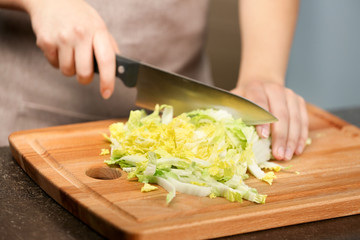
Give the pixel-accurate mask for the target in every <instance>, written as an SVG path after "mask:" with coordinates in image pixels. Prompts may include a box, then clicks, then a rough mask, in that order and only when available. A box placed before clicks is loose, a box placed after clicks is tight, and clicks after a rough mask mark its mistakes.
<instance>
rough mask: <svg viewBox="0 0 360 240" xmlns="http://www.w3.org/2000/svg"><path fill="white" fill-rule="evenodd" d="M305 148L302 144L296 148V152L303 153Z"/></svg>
mask: <svg viewBox="0 0 360 240" xmlns="http://www.w3.org/2000/svg"><path fill="white" fill-rule="evenodd" d="M303 150H304V146H303V145H302V144H300V145H299V146H298V147H297V149H296V154H301V153H302V152H303Z"/></svg>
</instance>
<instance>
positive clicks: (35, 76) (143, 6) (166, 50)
mask: <svg viewBox="0 0 360 240" xmlns="http://www.w3.org/2000/svg"><path fill="white" fill-rule="evenodd" d="M88 2H89V4H91V5H92V6H93V7H94V8H95V9H96V10H97V11H98V12H99V14H100V15H101V16H102V17H103V19H104V21H105V22H106V24H107V26H108V29H109V31H110V32H111V33H112V34H113V36H114V38H115V40H116V41H117V43H118V44H119V49H120V51H121V54H122V55H124V56H126V57H129V58H134V59H136V60H139V61H143V62H146V63H149V64H152V65H155V66H157V67H160V68H163V69H166V70H168V71H171V72H176V73H179V74H182V75H186V76H189V77H191V78H194V79H197V80H201V81H204V82H207V83H211V76H210V70H209V65H208V62H207V59H206V57H205V55H204V41H205V37H206V20H207V8H208V6H207V3H208V2H207V0H201V1H200V0H197V1H193V0H186V1H184V0H168V1H157V0H153V1H150V0H147V1H143V0H121V1H101V0H91V1H88ZM0 82H1V87H0V124H1V131H0V146H1V145H7V137H8V135H9V134H10V133H11V132H14V131H17V130H23V129H32V128H41V127H47V126H53V125H63V124H69V123H75V122H85V121H94V120H100V119H109V118H118V117H127V116H128V114H129V111H130V110H131V109H135V108H136V107H135V106H134V102H135V98H136V90H135V89H129V88H127V87H125V86H124V85H123V84H122V82H121V81H116V87H115V92H114V95H113V96H112V97H111V98H110V99H109V100H103V99H102V98H101V96H100V93H99V79H98V76H95V78H94V80H93V82H92V83H91V84H90V85H86V86H83V85H80V84H78V83H77V81H76V78H75V77H65V76H63V75H62V74H61V72H60V71H59V70H57V69H54V68H53V67H51V65H50V64H49V63H48V62H47V60H46V58H45V57H44V56H43V53H42V51H41V50H40V49H39V48H38V47H37V46H36V37H35V35H34V33H33V31H32V28H31V22H30V19H29V17H28V15H27V14H26V13H21V12H16V11H11V10H0Z"/></svg>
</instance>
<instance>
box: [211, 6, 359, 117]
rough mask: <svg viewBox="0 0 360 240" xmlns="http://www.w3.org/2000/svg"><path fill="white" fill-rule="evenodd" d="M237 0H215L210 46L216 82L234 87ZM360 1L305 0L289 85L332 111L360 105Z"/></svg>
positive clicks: (298, 27)
mask: <svg viewBox="0 0 360 240" xmlns="http://www.w3.org/2000/svg"><path fill="white" fill-rule="evenodd" d="M237 14H238V13H237V0H231V1H230V0H227V1H220V0H211V4H210V12H209V15H210V16H209V17H210V20H209V21H210V22H209V35H208V46H207V50H208V53H209V56H210V61H211V64H212V69H213V77H214V81H215V84H216V85H217V86H219V87H223V88H225V89H231V88H233V87H234V86H235V81H236V80H237V74H238V65H239V54H240V47H239V29H238V20H237V18H238V15H237ZM359 25H360V1H358V0H342V1H339V0H317V1H313V0H302V1H301V5H300V14H299V19H298V24H297V29H296V34H295V39H294V42H293V47H292V50H291V56H290V62H289V67H288V72H287V79H286V84H287V86H288V87H289V88H291V89H293V90H294V91H295V92H297V93H298V94H300V95H302V96H303V97H304V98H305V99H306V100H307V101H308V102H310V103H312V104H315V105H317V106H319V107H321V108H323V109H326V110H329V111H336V110H337V109H340V108H353V107H357V106H360V92H359V90H360V27H359Z"/></svg>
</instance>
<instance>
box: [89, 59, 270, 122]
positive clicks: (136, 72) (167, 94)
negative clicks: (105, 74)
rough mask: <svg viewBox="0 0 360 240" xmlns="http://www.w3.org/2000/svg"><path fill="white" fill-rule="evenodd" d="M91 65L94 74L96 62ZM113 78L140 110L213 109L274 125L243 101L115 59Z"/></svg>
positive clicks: (188, 81) (248, 102) (154, 70)
mask: <svg viewBox="0 0 360 240" xmlns="http://www.w3.org/2000/svg"><path fill="white" fill-rule="evenodd" d="M94 65H95V68H94V70H95V72H98V66H97V64H96V61H95V64H94ZM116 76H117V77H119V78H120V79H121V80H122V81H123V82H124V84H125V85H126V86H127V87H136V89H137V99H136V105H137V106H139V107H141V108H145V109H149V110H153V109H154V107H155V105H156V104H159V105H161V104H167V105H171V106H173V107H174V114H175V115H179V114H181V113H183V112H189V111H192V110H195V109H205V108H215V109H224V110H226V111H228V112H229V113H230V114H232V115H233V116H234V117H235V118H241V119H242V120H243V121H244V122H245V123H246V124H250V125H258V124H264V123H271V122H275V121H277V119H276V118H275V117H274V116H273V115H272V114H271V113H269V112H268V111H266V110H265V109H263V108H261V107H260V106H258V105H256V104H255V103H253V102H251V101H249V100H247V99H245V98H242V97H240V96H237V95H234V94H232V93H230V92H227V91H225V90H222V89H220V88H216V87H212V86H208V85H206V84H204V83H201V82H198V81H195V80H192V79H190V78H187V77H184V76H181V75H178V74H174V73H169V72H166V71H164V70H161V69H158V68H156V67H153V66H151V65H148V64H144V63H140V62H137V61H135V60H132V59H128V58H124V57H122V56H119V55H116Z"/></svg>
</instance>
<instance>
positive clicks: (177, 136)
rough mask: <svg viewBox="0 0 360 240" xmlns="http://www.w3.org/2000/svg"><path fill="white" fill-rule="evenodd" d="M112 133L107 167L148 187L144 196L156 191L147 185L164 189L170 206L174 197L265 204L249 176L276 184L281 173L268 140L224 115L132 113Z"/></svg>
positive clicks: (159, 109)
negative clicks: (108, 165) (275, 180)
mask: <svg viewBox="0 0 360 240" xmlns="http://www.w3.org/2000/svg"><path fill="white" fill-rule="evenodd" d="M161 112H162V114H161ZM109 129H110V136H109V137H106V138H107V139H108V140H110V142H111V157H110V159H109V160H106V161H105V162H106V163H107V164H117V165H119V166H120V167H121V168H122V169H123V170H124V171H126V172H127V173H128V179H132V178H137V180H138V181H139V182H142V183H144V187H143V189H142V191H145V192H146V191H151V190H154V188H153V187H152V186H151V185H149V183H156V184H158V185H160V186H162V187H163V188H165V189H166V190H167V191H168V192H169V194H168V196H167V198H166V202H167V203H170V202H171V201H172V200H173V198H174V197H175V195H176V192H180V193H186V194H192V195H196V196H208V197H210V198H215V197H224V198H226V199H228V200H229V201H232V202H233V201H237V202H241V201H242V200H243V199H246V200H248V201H252V202H255V203H265V200H266V195H263V194H259V193H258V192H257V191H256V189H254V188H251V187H249V186H248V185H246V184H245V182H244V180H246V179H247V178H248V177H249V175H248V173H251V174H252V175H253V176H254V177H256V178H258V179H260V180H262V181H264V182H266V183H268V184H272V182H273V180H274V179H275V178H276V176H275V174H274V172H273V171H279V170H281V169H283V168H282V167H281V166H280V165H278V164H276V163H272V162H269V160H270V158H271V149H270V147H271V141H270V139H260V138H259V136H258V135H257V133H256V130H255V127H254V126H249V125H246V124H245V123H244V122H243V121H242V120H241V119H234V118H233V117H232V116H231V115H230V114H229V113H228V112H226V111H224V110H215V109H205V110H195V111H192V112H188V113H183V114H181V115H179V116H177V117H173V108H172V106H168V105H162V106H159V105H157V106H156V107H155V110H154V111H153V112H152V113H151V114H149V115H147V114H146V113H145V111H144V110H135V111H131V113H130V116H129V119H128V121H127V123H126V124H123V123H114V124H112V125H110V127H109ZM263 169H264V170H273V171H269V172H264V170H263Z"/></svg>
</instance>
